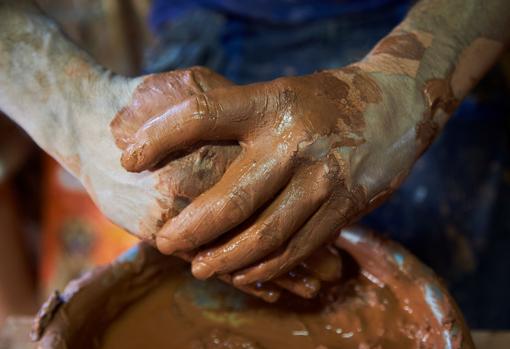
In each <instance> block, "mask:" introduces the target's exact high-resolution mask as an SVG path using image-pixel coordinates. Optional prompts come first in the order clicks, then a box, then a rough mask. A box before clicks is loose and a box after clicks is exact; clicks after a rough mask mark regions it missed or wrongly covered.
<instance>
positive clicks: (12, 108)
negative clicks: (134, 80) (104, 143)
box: [0, 0, 129, 175]
mask: <svg viewBox="0 0 510 349" xmlns="http://www.w3.org/2000/svg"><path fill="white" fill-rule="evenodd" d="M116 79H120V78H114V77H112V76H111V75H110V73H109V72H107V71H106V70H104V69H102V68H101V67H99V66H98V65H96V64H95V63H94V62H93V60H92V59H91V58H90V57H89V56H88V55H87V54H86V53H85V52H83V51H82V50H80V49H79V48H78V47H76V46H75V45H74V44H73V43H71V42H70V41H69V40H67V39H66V38H65V37H64V36H63V35H62V33H61V32H60V31H59V29H58V27H57V26H56V24H55V23H54V22H53V21H51V20H50V19H49V18H47V17H45V16H44V14H42V13H41V12H40V11H39V9H38V8H37V7H36V6H34V5H33V4H32V3H31V2H30V1H19V0H12V1H11V0H0V109H1V110H2V111H4V112H5V113H6V114H7V115H8V116H9V117H10V118H12V119H13V120H14V121H15V122H16V123H18V124H19V125H20V126H21V127H23V128H24V129H25V130H26V131H27V132H28V133H29V134H30V136H31V137H32V138H33V139H34V140H35V141H36V142H37V143H38V144H39V145H40V146H41V147H42V148H43V149H44V150H46V151H47V152H48V153H50V154H51V155H52V156H54V157H55V158H57V159H58V160H59V161H60V162H61V163H63V164H64V165H65V166H67V167H68V168H69V169H70V170H71V171H72V172H73V173H74V174H75V175H79V173H78V168H77V166H76V162H77V161H78V162H79V160H80V158H81V157H82V154H81V153H82V152H83V151H84V146H83V144H84V143H87V140H86V139H84V137H85V136H86V137H87V138H88V139H89V140H91V141H93V140H94V138H96V137H98V138H102V137H103V136H106V137H108V138H110V139H111V136H110V135H106V134H105V135H101V134H99V132H105V133H106V132H108V129H109V128H108V124H109V122H110V120H111V118H113V116H114V115H115V110H116V109H119V108H120V105H121V104H122V103H125V102H126V101H125V100H121V99H122V97H121V96H122V94H121V93H118V94H112V93H108V94H107V93H106V92H108V87H110V89H111V85H112V84H114V82H115V80H116ZM119 85H121V84H119ZM125 95H127V96H129V94H125ZM126 99H127V98H126ZM111 143H112V147H111V148H112V149H114V146H113V142H111Z"/></svg>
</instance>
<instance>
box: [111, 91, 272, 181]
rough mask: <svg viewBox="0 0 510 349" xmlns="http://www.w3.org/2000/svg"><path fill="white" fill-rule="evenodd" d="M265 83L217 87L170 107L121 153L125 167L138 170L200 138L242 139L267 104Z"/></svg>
mask: <svg viewBox="0 0 510 349" xmlns="http://www.w3.org/2000/svg"><path fill="white" fill-rule="evenodd" d="M263 86H265V85H263V84H258V85H256V84H254V85H248V86H244V87H239V86H232V87H227V88H218V89H216V90H211V91H208V92H206V93H199V94H196V95H194V96H193V97H190V98H188V99H186V100H185V101H183V102H182V103H180V104H178V105H175V106H173V107H171V108H170V109H168V110H167V111H166V112H164V113H163V114H161V115H160V116H158V117H156V118H154V119H152V120H149V121H148V122H146V123H145V124H144V125H143V126H142V127H141V128H140V129H139V130H138V131H137V132H136V134H135V135H134V136H133V138H132V139H133V141H132V143H131V144H130V145H129V146H128V147H127V149H126V150H124V152H123V154H122V158H121V162H122V166H124V168H125V169H126V170H128V171H133V172H139V171H143V170H146V169H148V168H150V167H152V166H154V165H155V164H156V163H158V162H159V161H160V160H161V159H162V158H164V157H165V156H167V155H168V154H169V153H172V152H173V151H175V150H179V149H183V148H185V147H187V146H189V145H191V144H194V143H196V142H198V141H215V140H240V139H242V136H243V135H244V134H245V133H246V132H247V131H248V130H251V129H252V127H251V126H253V123H254V122H255V121H256V119H257V117H260V115H261V111H262V109H263V108H266V107H267V105H266V102H265V101H266V99H267V98H266V97H265V96H264V95H265V94H266V92H265V91H266V89H265V88H264V87H263Z"/></svg>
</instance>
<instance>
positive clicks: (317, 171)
mask: <svg viewBox="0 0 510 349" xmlns="http://www.w3.org/2000/svg"><path fill="white" fill-rule="evenodd" d="M325 175H326V168H325V166H324V165H323V164H322V163H319V164H314V165H312V166H310V167H309V168H307V169H304V170H302V171H300V172H299V174H297V175H295V176H294V177H293V179H292V180H291V182H290V183H289V184H288V185H287V187H286V188H285V190H284V191H283V192H282V193H281V194H280V195H279V196H278V197H277V198H276V199H275V200H274V201H273V202H272V203H271V205H270V206H269V207H268V208H267V209H265V210H264V212H263V213H262V214H261V215H260V216H259V217H258V218H257V220H256V221H255V222H254V223H253V224H252V225H251V226H250V227H249V228H248V229H246V230H244V231H243V232H241V233H240V234H238V235H236V236H234V237H233V238H232V239H230V240H229V241H227V242H225V243H222V244H221V245H219V246H214V247H212V248H210V249H208V250H206V251H203V252H200V253H199V254H198V255H197V256H196V258H195V259H194V260H193V268H192V270H193V275H194V276H195V277H197V278H199V279H206V278H208V277H211V276H212V275H214V274H215V273H219V274H224V273H230V272H232V271H236V270H240V269H241V268H245V267H247V266H249V265H251V264H253V263H255V262H257V261H259V260H260V259H262V258H264V257H266V256H267V255H268V254H270V253H271V252H273V251H274V250H276V249H277V248H278V247H280V246H281V245H282V244H284V243H285V242H286V241H287V240H288V238H289V237H290V236H292V234H294V233H295V232H296V231H297V230H298V229H299V228H300V227H301V226H302V225H303V224H304V223H305V222H306V221H307V220H308V218H309V217H311V216H312V215H313V214H314V213H315V211H317V209H318V208H319V207H320V206H321V205H322V204H323V203H324V202H325V200H326V199H327V196H328V193H329V185H328V181H327V180H326V178H325Z"/></svg>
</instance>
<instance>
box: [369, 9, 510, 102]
mask: <svg viewBox="0 0 510 349" xmlns="http://www.w3.org/2000/svg"><path fill="white" fill-rule="evenodd" d="M406 34H412V35H414V37H415V38H416V39H417V40H415V43H418V44H419V46H416V45H413V43H412V42H411V41H412V40H410V39H409V37H407V36H406ZM509 43H510V2H509V1H506V0H493V1H486V0H421V1H419V2H418V3H417V4H416V5H415V6H414V7H413V8H412V9H411V11H410V12H409V13H408V15H407V17H406V18H405V20H404V21H403V22H402V23H401V24H400V25H399V26H397V27H396V28H395V29H394V30H393V31H392V32H391V33H390V34H389V35H388V36H386V37H385V38H384V39H383V40H381V42H380V43H379V44H378V45H376V47H375V48H374V49H373V50H372V52H371V53H370V54H369V55H368V56H367V57H366V59H365V60H364V62H365V63H366V64H371V65H378V66H379V68H378V70H380V71H381V72H385V70H386V72H388V71H389V72H391V71H392V70H394V68H393V67H394V66H395V65H400V66H401V67H405V68H407V69H405V72H407V73H412V74H409V75H414V76H415V80H416V84H417V85H418V87H422V85H423V84H425V83H426V82H427V81H430V80H431V79H446V80H448V81H449V82H450V85H451V89H452V92H453V97H454V98H455V99H457V100H461V99H462V98H463V97H465V96H466V94H467V93H468V92H469V90H471V89H472V88H473V87H474V86H475V85H476V83H477V82H478V81H479V80H480V79H481V78H482V77H483V75H484V74H485V73H486V72H487V70H488V69H489V68H490V67H491V66H492V65H493V64H494V63H496V60H497V59H498V57H499V55H500V54H501V53H502V52H503V50H504V49H505V47H507V46H508V44H509ZM415 60H417V61H418V63H417V65H416V62H413V61H415ZM392 66H393V67H392ZM385 67H386V68H388V69H384V68H385ZM429 102H434V101H429ZM436 102H437V101H436ZM440 102H445V101H440Z"/></svg>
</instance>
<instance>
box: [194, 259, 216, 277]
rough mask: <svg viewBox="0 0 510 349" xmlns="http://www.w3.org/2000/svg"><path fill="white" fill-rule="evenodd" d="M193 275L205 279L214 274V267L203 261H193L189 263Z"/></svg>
mask: <svg viewBox="0 0 510 349" xmlns="http://www.w3.org/2000/svg"><path fill="white" fill-rule="evenodd" d="M191 272H192V273H193V276H194V277H196V278H197V279H200V280H205V279H208V278H210V277H211V276H213V275H214V269H213V268H211V267H210V266H209V265H208V264H207V263H204V262H193V263H192V264H191Z"/></svg>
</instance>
